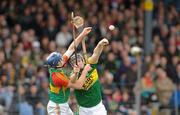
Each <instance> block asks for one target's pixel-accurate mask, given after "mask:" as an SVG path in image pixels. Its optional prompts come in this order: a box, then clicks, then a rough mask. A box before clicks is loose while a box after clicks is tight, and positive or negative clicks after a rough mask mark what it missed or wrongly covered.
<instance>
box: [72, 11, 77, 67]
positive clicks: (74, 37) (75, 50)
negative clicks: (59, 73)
mask: <svg viewBox="0 0 180 115" xmlns="http://www.w3.org/2000/svg"><path fill="white" fill-rule="evenodd" d="M71 19H72V27H73V40H74V53H75V58H76V65H77V48H76V43H75V39H76V35H75V28H74V26H75V25H74V13H73V12H72V13H71Z"/></svg>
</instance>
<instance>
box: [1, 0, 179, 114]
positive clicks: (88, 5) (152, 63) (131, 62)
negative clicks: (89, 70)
mask: <svg viewBox="0 0 180 115" xmlns="http://www.w3.org/2000/svg"><path fill="white" fill-rule="evenodd" d="M142 1H143V0H9V1H8V0H1V1H0V115H46V105H47V102H48V85H49V84H48V78H49V75H48V71H47V68H44V67H43V64H44V61H45V59H46V57H47V55H48V54H49V53H51V52H53V51H59V52H61V53H63V52H64V51H65V50H66V49H67V47H68V45H69V43H70V42H71V41H72V40H73V37H72V25H71V23H70V22H71V19H70V17H71V15H70V14H71V12H72V11H73V12H74V13H75V15H79V16H82V17H83V18H84V20H85V25H84V26H91V27H92V28H93V29H92V32H91V33H90V34H89V35H88V37H87V39H86V47H87V51H88V52H89V53H90V54H91V53H92V51H93V49H94V47H95V46H96V44H97V43H98V41H99V40H101V39H102V38H104V37H106V38H107V39H109V41H110V45H109V46H107V47H106V48H105V49H104V52H103V53H102V55H101V58H100V61H99V64H98V71H99V79H100V81H101V84H102V95H103V103H104V104H105V106H106V109H107V111H108V115H137V111H136V109H135V108H136V98H137V94H138V92H139V91H140V94H141V112H142V115H175V109H179V110H180V1H179V0H153V1H154V10H153V22H152V27H153V33H152V39H151V40H152V53H151V55H147V56H144V55H142V58H141V66H140V68H141V72H142V74H141V78H140V79H141V80H140V81H139V83H141V87H140V88H139V87H137V83H138V82H137V70H138V67H139V66H138V65H139V63H138V61H137V60H136V58H135V57H134V56H132V55H131V54H130V49H131V47H133V46H139V47H141V48H142V49H143V48H144V46H143V43H144V32H143V31H144V30H143V29H144V10H143V5H142ZM111 24H112V25H114V26H115V29H114V30H113V31H110V30H109V29H108V27H109V25H111ZM79 32H80V30H77V31H76V36H77V34H78V33H79ZM78 51H81V47H79V48H78ZM67 69H72V68H71V67H70V66H68V65H67ZM69 102H70V105H71V108H72V110H73V111H76V110H77V104H76V99H75V97H74V94H73V90H72V95H71V97H70V101H69ZM179 113H180V111H179Z"/></svg>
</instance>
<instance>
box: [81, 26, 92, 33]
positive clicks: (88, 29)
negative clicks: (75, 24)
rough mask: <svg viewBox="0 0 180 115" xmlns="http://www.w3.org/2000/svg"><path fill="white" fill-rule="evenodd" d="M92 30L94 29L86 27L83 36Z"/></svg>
mask: <svg viewBox="0 0 180 115" xmlns="http://www.w3.org/2000/svg"><path fill="white" fill-rule="evenodd" d="M91 30H92V27H85V28H84V29H83V32H82V33H83V34H84V35H87V34H89V32H91Z"/></svg>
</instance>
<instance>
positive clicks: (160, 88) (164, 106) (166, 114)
mask: <svg viewBox="0 0 180 115" xmlns="http://www.w3.org/2000/svg"><path fill="white" fill-rule="evenodd" d="M156 73H157V80H156V88H157V95H158V99H159V101H160V104H161V110H160V113H159V115H171V110H170V109H168V106H169V102H170V98H171V96H172V92H173V90H174V85H173V82H172V81H171V80H170V79H169V78H168V76H167V74H166V72H165V71H164V70H163V69H162V68H160V67H159V68H157V70H156Z"/></svg>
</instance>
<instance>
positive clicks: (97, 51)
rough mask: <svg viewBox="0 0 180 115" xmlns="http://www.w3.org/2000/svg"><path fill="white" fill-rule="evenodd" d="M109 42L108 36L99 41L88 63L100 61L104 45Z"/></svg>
mask: <svg viewBox="0 0 180 115" xmlns="http://www.w3.org/2000/svg"><path fill="white" fill-rule="evenodd" d="M107 44H109V41H108V40H107V39H106V38H104V39H102V40H101V41H99V43H98V44H97V46H96V47H95V49H94V51H93V54H92V56H91V57H89V58H88V63H90V64H96V63H98V60H99V56H100V55H101V53H102V51H103V48H104V46H105V45H107Z"/></svg>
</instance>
